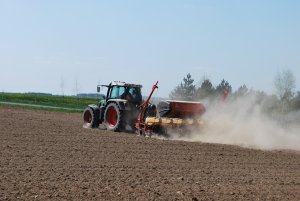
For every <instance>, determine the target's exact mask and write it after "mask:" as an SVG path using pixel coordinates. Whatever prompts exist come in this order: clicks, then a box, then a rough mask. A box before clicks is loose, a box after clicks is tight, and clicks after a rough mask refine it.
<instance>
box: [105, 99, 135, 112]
mask: <svg viewBox="0 0 300 201" xmlns="http://www.w3.org/2000/svg"><path fill="white" fill-rule="evenodd" d="M109 103H116V104H117V105H118V107H119V108H120V110H129V109H130V108H129V107H128V101H127V100H124V99H114V100H110V101H108V102H107V104H106V105H108V104H109Z"/></svg>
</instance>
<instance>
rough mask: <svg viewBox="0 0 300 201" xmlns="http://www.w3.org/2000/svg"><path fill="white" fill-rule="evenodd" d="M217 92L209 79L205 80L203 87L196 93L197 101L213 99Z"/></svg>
mask: <svg viewBox="0 0 300 201" xmlns="http://www.w3.org/2000/svg"><path fill="white" fill-rule="evenodd" d="M214 92H215V88H214V86H213V84H212V83H211V81H210V80H209V79H204V81H203V82H202V83H201V86H200V87H199V88H198V89H197V90H196V92H195V99H204V98H207V97H211V96H212V95H213V94H214Z"/></svg>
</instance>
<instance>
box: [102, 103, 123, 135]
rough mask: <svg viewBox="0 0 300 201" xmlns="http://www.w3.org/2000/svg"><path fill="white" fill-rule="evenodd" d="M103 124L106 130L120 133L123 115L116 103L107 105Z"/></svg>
mask: <svg viewBox="0 0 300 201" xmlns="http://www.w3.org/2000/svg"><path fill="white" fill-rule="evenodd" d="M104 122H105V125H106V128H107V130H110V131H122V129H123V127H124V125H123V113H122V111H121V110H120V108H119V107H118V105H117V104H116V103H109V104H108V105H107V107H106V110H105V113H104Z"/></svg>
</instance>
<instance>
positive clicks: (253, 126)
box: [175, 94, 300, 151]
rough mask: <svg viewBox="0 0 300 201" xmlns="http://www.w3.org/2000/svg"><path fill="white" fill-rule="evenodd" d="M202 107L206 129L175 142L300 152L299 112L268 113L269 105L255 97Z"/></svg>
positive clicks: (207, 104) (218, 102) (194, 131)
mask: <svg viewBox="0 0 300 201" xmlns="http://www.w3.org/2000/svg"><path fill="white" fill-rule="evenodd" d="M203 103H204V105H205V106H206V110H207V112H206V113H205V115H203V120H204V121H205V126H204V127H202V128H200V129H199V128H197V129H194V130H193V131H192V133H191V134H190V135H189V136H188V137H186V136H185V137H178V136H177V137H175V139H177V140H186V141H201V142H210V143H221V144H231V145H239V146H243V147H248V148H256V149H265V150H272V149H289V150H296V151H299V150H300V125H299V123H300V112H298V113H296V112H295V113H288V114H283V113H280V112H276V113H274V112H272V113H267V112H266V111H265V108H266V107H268V103H266V102H264V101H258V97H257V96H256V95H255V94H250V95H247V96H245V97H242V98H237V99H234V100H232V99H227V100H226V101H216V102H211V101H203ZM266 105H267V106H266ZM269 107H270V106H269Z"/></svg>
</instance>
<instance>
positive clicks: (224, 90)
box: [169, 70, 300, 112]
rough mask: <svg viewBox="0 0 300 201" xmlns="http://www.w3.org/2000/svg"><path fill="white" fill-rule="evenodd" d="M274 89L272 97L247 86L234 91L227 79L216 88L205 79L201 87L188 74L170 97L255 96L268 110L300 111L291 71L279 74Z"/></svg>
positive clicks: (299, 96) (190, 98)
mask: <svg viewBox="0 0 300 201" xmlns="http://www.w3.org/2000/svg"><path fill="white" fill-rule="evenodd" d="M274 87H275V89H276V94H272V95H268V94H267V93H265V92H263V91H257V90H253V89H249V88H248V87H247V86H246V85H245V84H243V85H241V86H240V87H239V88H238V89H237V90H236V91H233V90H232V87H231V85H230V83H229V82H228V81H226V80H225V79H222V80H221V82H220V83H219V84H218V85H216V86H214V85H213V84H212V82H211V81H210V80H209V79H207V78H205V79H204V80H203V81H202V82H201V84H200V85H197V84H195V80H194V79H193V78H192V75H191V74H190V73H188V74H187V75H186V77H184V78H183V80H182V82H181V83H180V84H179V85H178V86H176V87H175V88H174V89H173V90H172V91H171V93H170V94H169V97H170V99H176V100H185V101H199V100H203V99H211V100H216V99H221V100H225V99H236V98H240V97H245V96H248V95H255V96H256V97H257V101H258V102H263V103H264V106H265V107H264V108H265V109H266V110H269V111H273V110H276V111H283V112H289V111H293V110H300V91H297V92H295V78H294V75H293V73H292V72H291V71H290V70H284V71H281V72H278V74H277V75H276V77H275V78H274Z"/></svg>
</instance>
